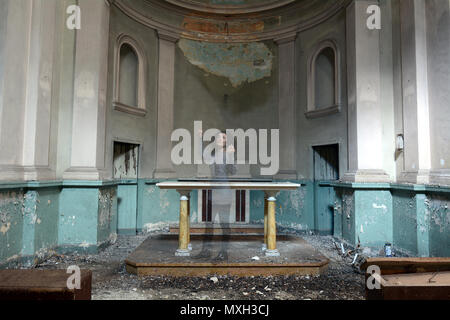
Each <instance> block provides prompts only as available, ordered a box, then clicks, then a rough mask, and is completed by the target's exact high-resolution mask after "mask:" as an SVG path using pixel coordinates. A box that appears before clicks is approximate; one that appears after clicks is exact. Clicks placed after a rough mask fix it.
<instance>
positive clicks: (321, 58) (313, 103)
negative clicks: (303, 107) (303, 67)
mask: <svg viewBox="0 0 450 320" xmlns="http://www.w3.org/2000/svg"><path fill="white" fill-rule="evenodd" d="M339 75H340V68H339V51H338V48H337V45H336V43H335V42H334V41H332V40H326V41H323V42H321V43H320V44H319V45H318V46H316V48H315V49H314V50H313V52H312V54H311V55H310V58H309V60H308V80H307V85H308V97H307V98H308V107H307V112H306V116H307V117H308V118H317V117H322V116H327V115H330V114H334V113H337V112H339V111H340V101H339V100H340V95H339V88H340V83H339V79H340V77H339Z"/></svg>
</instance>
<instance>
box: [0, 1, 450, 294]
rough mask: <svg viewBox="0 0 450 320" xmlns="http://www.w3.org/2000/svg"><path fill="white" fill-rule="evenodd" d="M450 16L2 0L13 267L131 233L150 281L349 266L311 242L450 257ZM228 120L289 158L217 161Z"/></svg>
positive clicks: (307, 7)
mask: <svg viewBox="0 0 450 320" xmlns="http://www.w3.org/2000/svg"><path fill="white" fill-rule="evenodd" d="M449 21H450V2H449V1H448V0H426V1H424V0H379V1H376V0H278V1H275V0H259V1H258V0H247V1H241V0H0V266H1V268H8V269H9V268H12V269H15V268H20V267H22V268H30V267H33V266H36V265H38V264H40V263H42V262H43V261H46V260H47V259H54V256H59V257H61V256H70V255H77V256H95V255H101V254H102V252H105V251H106V252H112V251H114V250H116V249H114V248H118V246H117V245H116V247H114V245H115V244H116V243H117V241H119V240H120V241H124V240H123V239H128V240H126V241H132V242H133V241H134V242H133V243H135V245H131V246H130V248H129V249H130V250H129V252H126V254H125V255H124V256H123V259H122V258H121V260H120V261H121V263H122V265H123V268H125V273H126V274H127V275H133V276H136V275H139V276H141V275H158V274H168V275H172V276H173V275H175V276H188V275H192V274H197V273H198V274H199V275H200V276H207V277H209V276H210V273H211V272H212V273H211V274H222V273H223V274H234V275H244V276H245V275H253V276H255V275H271V274H278V273H279V274H289V275H297V274H299V275H305V274H322V273H324V272H329V273H330V272H331V273H332V269H331V270H328V271H326V267H327V264H328V263H329V260H330V259H332V258H330V256H327V254H326V253H324V252H322V251H321V250H320V248H319V247H318V246H317V245H315V243H314V241H312V242H310V241H308V237H312V236H314V237H315V238H314V239H316V241H318V242H320V241H325V240H320V239H332V240H329V241H331V242H330V243H332V244H333V245H332V247H331V248H330V250H334V251H335V252H338V253H339V252H340V251H341V247H340V246H341V244H342V248H344V246H345V248H350V249H351V250H360V251H361V255H363V253H364V254H366V255H370V256H372V257H377V256H378V257H381V256H382V257H385V256H386V255H388V256H389V254H387V253H386V252H387V251H386V249H387V248H389V249H390V250H392V251H393V252H395V255H396V256H401V257H415V258H439V257H440V258H445V257H449V256H450V214H449V206H450V25H449ZM199 124H201V128H200V129H199V126H198V125H199ZM214 128H215V129H217V132H220V134H219V135H220V136H221V137H222V139H223V138H225V140H226V138H228V141H227V143H228V144H229V146H231V147H232V151H231V152H232V153H235V151H236V150H235V148H234V147H236V148H237V144H236V143H234V142H231V143H230V141H231V140H232V138H233V137H230V135H229V134H228V133H225V132H226V130H229V129H231V130H238V129H242V132H244V133H245V134H246V139H247V140H245V141H247V143H244V145H245V147H246V149H249V148H250V147H251V146H254V147H255V148H256V146H258V148H257V150H259V151H261V148H262V147H261V146H262V145H263V144H264V143H263V142H267V143H266V144H268V146H269V147H268V149H269V150H268V154H267V155H270V154H271V155H272V160H273V161H275V159H274V157H273V156H274V154H275V153H276V155H279V156H278V159H277V160H278V163H277V165H278V170H276V172H275V173H274V174H272V173H270V175H267V174H266V175H265V174H264V170H261V169H262V168H268V167H269V164H268V162H267V161H265V162H264V160H267V159H265V158H267V157H265V158H264V157H261V153H259V154H258V157H256V158H257V161H256V162H253V163H250V162H249V161H248V160H249V158H252V154H251V153H250V152H244V157H243V158H245V161H241V162H237V163H236V164H233V165H232V166H231V169H232V170H228V169H229V165H228V164H225V165H224V167H223V168H222V167H220V168H219V169H218V167H217V166H216V167H215V171H214V170H212V169H211V165H210V164H206V163H204V162H203V161H201V160H202V154H203V155H204V153H203V151H204V150H206V149H205V147H206V146H207V145H208V143H206V142H205V141H207V140H205V136H206V133H207V132H208V131H209V129H214ZM177 129H184V130H185V132H190V133H191V136H192V139H191V140H190V141H189V143H188V144H189V146H191V145H192V150H193V151H192V152H191V153H189V156H188V157H186V155H187V154H186V153H184V152H185V151H184V150H183V153H184V154H182V155H181V156H183V159H188V160H189V161H184V162H182V163H174V161H173V155H174V150H175V149H174V147H175V146H176V145H177V143H178V142H179V141H178V139H174V135H173V133H174V132H175V131H176V130H177ZM264 130H266V131H264ZM251 132H255V133H256V135H255V137H256V138H255V139H253V140H252V139H251ZM263 132H267V136H266V139H263V138H264V136H263V135H262V133H263ZM271 132H277V133H278V136H277V138H278V140H277V139H275V136H273V135H272V136H271ZM198 137H200V142H199V143H198V144H197V145H196V147H199V146H200V147H199V148H195V146H194V144H195V143H196V142H195V141H197V140H196V139H198ZM202 137H203V141H202V140H201V139H202ZM217 139H218V138H217V136H216V137H215V140H217ZM215 140H213V139H211V140H209V141H211V142H214V141H215ZM261 141H263V142H261ZM216 142H217V141H216ZM274 143H275V144H276V146H275V144H274ZM250 144H251V146H250ZM233 146H234V147H233ZM277 148H278V150H277ZM229 151H230V149H226V152H225V153H226V154H228V153H229ZM277 151H278V152H277ZM195 159H197V160H198V159H200V162H199V161H196V160H195ZM224 168H225V169H224ZM222 169H223V171H224V172H225V171H226V172H225V174H224V175H223V176H222V175H220V176H219V177H218V176H217V172H218V171H220V170H222ZM161 230H164V232H160V231H161ZM133 239H134V240H133ZM136 239H140V240H139V241H137V240H136ZM327 241H328V240H327ZM224 244H225V247H224ZM335 244H336V245H337V246H338V247H337V248H335V247H334V245H335ZM111 248H113V249H111ZM108 250H109V251H108ZM355 252H356V251H355ZM358 252H359V251H358ZM216 256H217V257H216ZM52 257H53V258H52ZM196 259H197V260H196ZM354 259H355V260H356V259H357V257H356V256H354ZM286 261H288V262H286ZM311 261H313V262H314V263H315V264H314V263H312V262H311ZM200 262H201V263H200ZM350 262H351V259H350ZM353 262H354V261H353ZM183 263H186V264H183ZM196 263H198V266H197V265H196ZM202 263H203V264H202ZM205 263H206V264H208V266H209V267H208V268H203V269H202V266H205ZM227 263H228V265H227ZM164 264H166V265H164ZM252 264H254V265H252ZM449 264H450V263H449V262H447V266H448V265H449ZM177 266H178V267H177ZM180 266H182V267H180ZM263 266H264V268H265V269H264V268H263ZM253 267H254V269H252V268H253ZM259 267H261V268H262V269H258V268H259ZM84 268H89V265H85V266H84ZM177 268H178V269H177ZM246 268H247V269H246ZM252 270H253V271H252ZM447 270H449V271H450V269H447ZM208 279H209V278H208ZM215 280H217V278H215V279H214V283H215V282H216V281H215ZM363 282H364V280H361V283H362V284H361V285H362V286H363V285H364V284H363ZM0 287H1V283H0ZM261 290H262V289H261ZM263 293H264V294H269V291H267V290H266V292H265V291H262V293H261V294H263ZM162 298H163V297H162ZM319 298H320V297H319Z"/></svg>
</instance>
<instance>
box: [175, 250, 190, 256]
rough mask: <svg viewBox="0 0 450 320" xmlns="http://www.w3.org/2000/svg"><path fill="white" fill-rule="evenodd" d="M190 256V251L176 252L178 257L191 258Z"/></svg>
mask: <svg viewBox="0 0 450 320" xmlns="http://www.w3.org/2000/svg"><path fill="white" fill-rule="evenodd" d="M190 255H191V252H190V251H189V249H178V250H177V251H175V256H176V257H189V256H190Z"/></svg>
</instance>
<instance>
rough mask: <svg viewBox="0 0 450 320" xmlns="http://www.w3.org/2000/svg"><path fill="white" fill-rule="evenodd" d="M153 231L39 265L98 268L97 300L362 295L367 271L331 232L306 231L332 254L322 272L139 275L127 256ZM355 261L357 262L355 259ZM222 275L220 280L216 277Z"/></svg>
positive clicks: (342, 297) (319, 247) (94, 287)
mask: <svg viewBox="0 0 450 320" xmlns="http://www.w3.org/2000/svg"><path fill="white" fill-rule="evenodd" d="M150 235H155V233H151V234H141V235H137V236H118V238H117V242H116V243H115V244H113V245H112V246H110V247H108V248H106V249H105V250H104V251H102V252H100V253H98V254H92V255H79V254H72V255H54V256H52V257H51V258H49V259H47V260H45V261H44V262H42V263H40V264H39V265H37V266H36V268H39V269H63V268H67V267H68V266H70V265H78V266H79V267H80V268H82V269H90V270H92V274H93V279H92V299H94V300H120V299H131V300H147V299H152V300H178V299H186V300H210V299H215V300H261V299H263V300H265V299H268V300H272V299H275V300H277V299H278V300H315V299H323V300H362V299H364V293H365V286H364V276H363V275H361V274H359V273H357V272H355V271H354V269H353V267H352V266H351V265H350V263H349V262H348V260H345V259H343V258H342V257H341V256H340V255H339V254H338V253H336V250H335V247H334V241H335V240H334V239H333V238H332V237H331V236H315V235H306V236H305V235H302V238H303V239H304V240H306V241H307V242H308V243H310V244H311V245H312V246H313V247H314V248H316V249H317V250H319V251H320V252H321V253H322V254H323V255H324V256H326V257H327V258H328V259H330V264H329V267H328V270H327V272H326V273H325V274H323V275H319V276H280V277H273V276H269V277H256V276H253V277H244V278H238V277H230V276H217V275H213V276H208V277H177V278H173V277H165V276H149V277H137V276H135V275H132V274H129V273H127V272H126V270H125V263H124V260H125V259H126V258H127V257H128V255H129V254H130V253H131V252H132V251H133V250H134V249H136V248H137V247H138V246H139V245H140V244H141V243H142V242H143V241H144V240H145V239H147V238H148V237H149V236H150ZM350 262H351V261H350ZM215 280H217V281H215Z"/></svg>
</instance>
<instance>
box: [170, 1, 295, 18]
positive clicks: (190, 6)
mask: <svg viewBox="0 0 450 320" xmlns="http://www.w3.org/2000/svg"><path fill="white" fill-rule="evenodd" d="M164 1H166V2H168V3H170V4H172V5H175V6H178V7H181V8H183V9H186V10H192V11H196V12H202V13H208V14H211V13H214V14H223V15H239V14H251V13H259V12H264V11H269V10H273V9H277V8H281V7H284V6H286V5H288V4H291V3H293V2H295V1H296V0H273V1H266V2H265V3H256V4H248V5H232V4H229V5H219V4H201V3H199V2H196V1H192V0H164Z"/></svg>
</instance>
